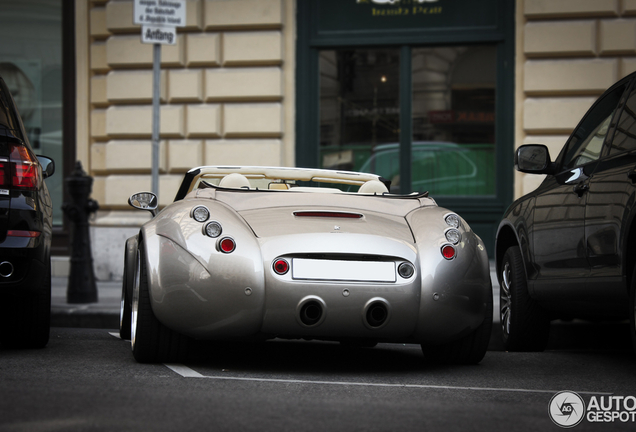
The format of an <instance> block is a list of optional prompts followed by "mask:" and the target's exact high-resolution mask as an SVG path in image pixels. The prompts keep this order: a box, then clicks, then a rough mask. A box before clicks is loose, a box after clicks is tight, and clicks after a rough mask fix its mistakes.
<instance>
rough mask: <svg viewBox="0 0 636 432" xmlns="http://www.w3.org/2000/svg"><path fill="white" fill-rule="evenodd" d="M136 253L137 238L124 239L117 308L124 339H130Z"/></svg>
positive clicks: (121, 333) (120, 334)
mask: <svg viewBox="0 0 636 432" xmlns="http://www.w3.org/2000/svg"><path fill="white" fill-rule="evenodd" d="M136 254H137V238H136V237H131V238H129V239H128V240H127V241H126V249H125V251H124V278H123V280H122V285H121V306H120V309H119V337H121V338H122V339H125V340H130V326H131V315H132V291H133V284H134V279H135V265H136Z"/></svg>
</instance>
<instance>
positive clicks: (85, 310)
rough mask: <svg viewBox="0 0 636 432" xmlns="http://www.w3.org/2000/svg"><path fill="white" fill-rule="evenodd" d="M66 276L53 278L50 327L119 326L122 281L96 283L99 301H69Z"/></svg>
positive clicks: (107, 327)
mask: <svg viewBox="0 0 636 432" xmlns="http://www.w3.org/2000/svg"><path fill="white" fill-rule="evenodd" d="M67 286H68V278H67V277H53V278H51V327H84V328H104V329H119V308H120V305H121V282H97V297H98V302H97V303H87V304H69V303H67V302H66V290H67Z"/></svg>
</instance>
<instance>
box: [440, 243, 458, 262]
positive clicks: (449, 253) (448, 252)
mask: <svg viewBox="0 0 636 432" xmlns="http://www.w3.org/2000/svg"><path fill="white" fill-rule="evenodd" d="M455 253H456V252H455V248H454V247H453V246H451V245H444V246H443V247H442V255H444V258H446V259H447V260H451V259H453V258H455Z"/></svg>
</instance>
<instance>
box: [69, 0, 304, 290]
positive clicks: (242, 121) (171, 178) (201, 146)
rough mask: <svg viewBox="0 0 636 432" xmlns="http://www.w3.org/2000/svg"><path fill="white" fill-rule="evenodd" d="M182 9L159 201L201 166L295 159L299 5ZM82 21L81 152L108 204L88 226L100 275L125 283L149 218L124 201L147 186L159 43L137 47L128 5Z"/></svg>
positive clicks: (264, 0)
mask: <svg viewBox="0 0 636 432" xmlns="http://www.w3.org/2000/svg"><path fill="white" fill-rule="evenodd" d="M186 6H187V10H186V24H187V25H186V27H184V28H178V29H177V33H178V37H177V44H176V45H174V46H170V45H163V46H162V49H161V69H162V70H161V109H160V110H161V124H160V135H161V141H160V167H159V168H160V182H159V197H160V200H159V201H160V204H161V205H166V204H168V203H170V202H172V200H173V198H174V196H175V194H176V192H177V189H178V187H179V184H180V182H181V179H182V178H183V174H184V173H185V172H186V171H187V170H188V169H190V168H193V167H196V166H200V165H272V166H281V165H282V166H293V164H294V103H295V102H294V73H295V64H294V62H295V58H294V57H295V33H296V32H295V22H294V21H295V0H187V1H186ZM86 14H87V15H88V17H87V19H86V20H82V19H78V22H77V28H78V32H77V33H78V37H81V36H79V35H81V33H82V31H84V32H86V33H87V37H88V38H89V40H90V43H89V47H88V53H87V56H88V57H89V61H88V62H85V63H86V64H87V68H88V70H87V71H84V70H78V75H79V76H80V77H81V76H82V75H83V74H86V75H87V80H88V83H89V84H88V85H87V87H88V88H87V92H88V95H85V96H86V97H85V99H86V100H87V104H88V107H87V109H88V111H89V113H90V115H89V116H88V117H89V118H88V120H87V122H88V126H87V127H85V128H82V127H78V130H86V131H87V132H86V134H87V136H86V137H85V139H82V138H83V137H82V136H79V137H78V155H82V154H85V155H87V156H86V157H87V158H88V159H89V160H88V161H84V165H85V167H87V171H89V172H90V174H91V175H92V176H93V177H94V179H95V181H94V186H93V198H94V199H96V200H97V201H98V202H99V204H100V212H99V213H98V215H97V217H96V219H95V220H94V221H93V224H92V225H93V229H92V234H93V250H94V258H95V270H96V274H97V277H98V278H99V279H112V278H115V279H117V278H120V277H121V276H120V275H121V269H122V266H123V247H124V244H123V242H122V238H124V237H126V236H127V235H129V234H130V233H134V232H135V231H136V229H137V228H138V227H139V225H140V224H141V223H143V221H144V220H147V218H148V216H147V215H144V214H141V212H139V211H134V210H129V207H128V205H127V199H128V197H129V196H130V195H131V194H132V193H134V192H137V191H141V190H150V183H151V174H150V173H151V135H152V85H153V82H152V76H153V74H152V65H153V55H152V45H151V44H142V43H141V38H140V33H141V27H140V26H138V25H134V24H133V2H132V0H110V1H107V0H91V1H90V3H89V7H88V9H87V10H86ZM83 26H88V28H87V29H86V27H83ZM78 56H81V54H78ZM81 63H82V62H81V61H80V64H81ZM78 92H79V93H80V94H79V96H78V100H80V101H81V100H82V96H83V95H82V94H81V93H82V90H81V89H79V90H78ZM80 110H82V107H81V106H79V107H78V111H80ZM83 146H85V147H87V148H84V147H83ZM122 233H125V235H124V234H122ZM124 240H125V238H124ZM120 243H121V244H120ZM117 250H121V256H113V251H117ZM120 263H121V264H120Z"/></svg>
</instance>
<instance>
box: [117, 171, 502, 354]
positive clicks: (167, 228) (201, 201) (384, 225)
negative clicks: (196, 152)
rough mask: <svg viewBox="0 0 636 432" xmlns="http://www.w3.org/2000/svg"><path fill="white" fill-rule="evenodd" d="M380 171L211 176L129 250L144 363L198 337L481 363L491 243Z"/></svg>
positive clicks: (132, 311)
mask: <svg viewBox="0 0 636 432" xmlns="http://www.w3.org/2000/svg"><path fill="white" fill-rule="evenodd" d="M387 183H388V182H387V181H385V180H384V179H383V178H381V177H379V176H377V175H373V174H362V173H353V172H338V171H329V170H318V169H298V168H267V167H199V168H195V169H192V170H190V171H189V172H188V173H187V174H186V175H185V177H184V180H183V183H182V184H181V187H180V190H179V192H178V194H177V196H176V198H175V201H174V202H173V203H172V204H170V205H168V206H166V207H165V208H164V209H163V210H161V211H160V212H158V213H157V197H156V196H155V195H153V194H151V193H148V192H141V193H137V194H134V195H133V196H132V197H131V198H130V200H129V203H130V204H131V205H132V206H133V207H135V208H138V209H145V210H149V211H151V213H152V214H153V216H154V217H153V218H152V219H151V220H150V221H148V222H147V223H146V224H144V225H143V226H142V227H141V230H140V232H139V234H138V235H137V236H135V237H132V238H130V239H128V241H127V242H126V249H125V269H124V283H123V289H122V307H121V328H120V333H121V336H122V337H123V338H124V339H128V338H130V339H131V342H132V351H133V355H134V357H135V359H136V360H137V361H139V362H168V361H179V360H180V359H183V358H184V357H185V356H187V352H188V347H189V345H190V344H191V343H192V341H193V340H210V341H222V340H234V341H241V340H246V341H248V340H263V339H272V338H286V339H296V338H298V339H300V338H302V339H319V340H332V341H340V342H342V343H345V344H360V345H364V346H373V345H374V344H376V343H378V342H389V343H417V344H421V346H422V351H423V353H424V357H425V359H427V360H428V361H431V362H443V363H468V364H470V363H478V362H480V361H481V360H482V358H483V357H484V355H485V352H486V348H487V346H488V341H489V338H490V332H491V327H492V286H491V282H490V272H489V265H488V258H487V254H486V250H485V248H484V244H483V242H482V241H481V239H480V238H479V237H478V236H477V235H476V234H475V233H474V232H473V231H472V230H471V229H470V227H469V226H468V225H467V224H466V222H465V221H464V220H463V219H462V218H461V217H460V216H458V215H457V214H456V213H453V212H452V211H449V210H446V209H444V208H440V207H438V206H437V204H436V203H435V201H434V200H433V199H432V198H430V197H429V196H428V194H427V193H412V194H409V195H396V194H391V193H389V192H388V190H389V189H388V185H387Z"/></svg>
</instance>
